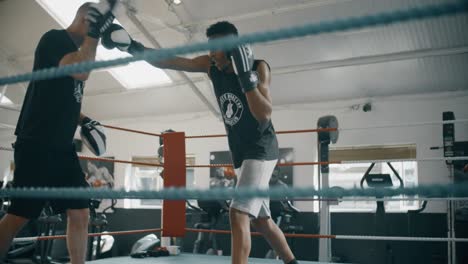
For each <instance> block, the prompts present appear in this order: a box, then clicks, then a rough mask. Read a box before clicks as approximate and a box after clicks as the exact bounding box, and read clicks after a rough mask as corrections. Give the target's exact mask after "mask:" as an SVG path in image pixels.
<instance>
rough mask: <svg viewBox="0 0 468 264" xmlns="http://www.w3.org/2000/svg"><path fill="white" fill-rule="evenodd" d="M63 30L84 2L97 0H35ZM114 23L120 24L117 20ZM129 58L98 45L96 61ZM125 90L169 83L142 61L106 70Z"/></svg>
mask: <svg viewBox="0 0 468 264" xmlns="http://www.w3.org/2000/svg"><path fill="white" fill-rule="evenodd" d="M36 1H37V2H38V3H39V5H41V6H42V8H44V9H45V10H46V11H47V12H48V13H49V14H50V16H52V17H53V18H54V19H55V20H56V21H57V22H58V23H59V24H60V25H61V26H62V27H63V28H66V27H68V26H69V25H70V24H71V22H72V21H73V18H74V17H75V14H76V10H78V8H79V7H80V6H81V5H82V4H83V3H85V2H98V1H97V0H66V1H64V0H36ZM114 23H117V24H120V23H119V22H118V21H117V20H115V21H114ZM126 56H130V55H129V54H127V53H125V52H121V51H119V50H117V49H113V50H107V49H105V48H104V47H102V46H101V45H99V47H98V50H97V56H96V57H97V60H110V59H116V58H122V57H126ZM106 71H108V72H109V73H110V74H112V76H113V77H114V78H115V79H116V80H117V81H119V82H120V83H121V84H122V85H123V86H124V87H125V88H127V89H136V88H145V87H151V86H158V85H164V84H169V83H171V82H172V81H171V79H170V78H169V76H167V74H166V73H165V72H164V71H163V70H161V69H158V68H155V67H153V66H151V65H150V64H148V63H147V62H144V61H138V62H134V63H130V64H128V65H124V66H120V67H115V68H111V69H106Z"/></svg>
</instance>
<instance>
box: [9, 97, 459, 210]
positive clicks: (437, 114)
mask: <svg viewBox="0 0 468 264" xmlns="http://www.w3.org/2000/svg"><path fill="white" fill-rule="evenodd" d="M368 101H370V102H372V106H373V108H372V111H371V112H367V113H364V112H363V111H362V110H360V109H359V110H352V108H351V106H352V105H356V104H363V103H365V102H368ZM467 105H468V93H447V94H437V95H431V96H428V95H425V96H406V97H402V96H399V97H392V98H388V97H387V98H375V99H372V100H368V99H366V100H364V99H363V100H353V101H342V102H334V103H317V104H310V105H293V106H290V107H279V108H275V110H274V115H273V122H274V125H275V128H276V130H288V129H306V128H315V127H316V122H317V119H318V118H319V117H321V116H324V115H330V114H332V115H335V116H336V117H337V118H338V121H339V125H340V127H341V128H351V127H352V128H354V127H369V126H379V125H391V124H400V123H415V122H425V121H438V120H442V112H444V111H453V112H454V113H455V117H456V119H468V107H467ZM87 114H89V115H90V116H91V117H92V113H87ZM103 123H107V124H111V125H116V126H121V127H126V128H132V129H138V130H144V131H150V132H155V133H159V132H161V131H162V130H165V129H168V128H172V129H174V130H176V131H185V132H186V134H187V135H199V134H217V133H224V127H223V125H222V123H221V122H220V121H219V120H218V119H217V118H215V117H213V116H212V115H211V114H210V113H208V112H206V113H194V114H184V115H174V116H163V117H161V116H155V117H146V118H138V119H132V120H129V119H126V120H107V121H106V122H104V121H103ZM107 134H108V153H107V154H108V155H109V156H115V157H116V158H117V159H123V160H130V159H131V158H132V156H151V155H156V152H157V148H158V140H159V139H158V138H157V137H151V136H146V135H140V134H132V133H126V132H122V131H115V130H110V129H107ZM278 137H279V142H280V147H292V148H294V151H295V160H296V161H315V160H316V158H317V157H316V134H291V135H279V136H278ZM456 140H457V141H464V140H468V124H467V123H463V124H457V125H456ZM4 143H5V144H6V142H5V141H3V142H1V141H0V145H2V146H4V145H5V144H4ZM403 143H415V144H416V145H417V156H418V158H423V157H424V158H425V157H441V156H442V154H443V153H442V150H429V148H430V147H431V146H441V145H442V126H441V125H430V126H416V127H396V128H385V129H366V130H355V131H343V132H341V133H340V135H339V141H338V143H337V146H358V145H382V144H403ZM220 150H228V147H227V141H226V138H213V139H192V140H188V141H187V154H193V155H195V157H196V163H197V164H209V152H210V151H220ZM11 158H12V157H11V155H10V154H6V153H5V152H1V158H0V170H1V171H4V170H5V169H6V167H5V166H7V164H8V161H6V160H10V159H11ZM126 167H128V166H127V165H123V164H116V165H115V177H116V186H124V178H125V171H126ZM418 174H419V183H420V184H431V183H447V182H449V181H450V179H449V177H448V170H447V167H446V165H445V163H444V162H443V161H436V162H420V163H419V164H418ZM315 177H316V168H315V167H312V166H298V167H295V168H294V185H295V186H301V187H304V186H313V182H314V179H315ZM315 180H316V179H315ZM195 181H196V184H197V187H199V188H207V187H208V186H209V170H208V169H196V170H195ZM297 205H298V207H299V208H300V209H302V210H311V208H312V206H311V203H308V202H298V203H297ZM444 210H445V206H444V203H442V202H431V203H430V204H429V207H428V210H427V211H428V212H444Z"/></svg>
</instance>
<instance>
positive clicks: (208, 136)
mask: <svg viewBox="0 0 468 264" xmlns="http://www.w3.org/2000/svg"><path fill="white" fill-rule="evenodd" d="M457 123H468V119H458V120H444V121H426V122H416V123H400V124H389V125H377V126H368V127H349V128H318V129H302V130H283V131H276V134H293V133H314V132H316V133H319V132H332V131H340V132H341V131H352V130H370V129H379V128H394V127H414V126H428V125H441V124H442V125H445V124H457ZM225 136H226V134H213V135H197V136H186V137H185V138H187V139H194V138H215V137H225Z"/></svg>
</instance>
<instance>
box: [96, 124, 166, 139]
mask: <svg viewBox="0 0 468 264" xmlns="http://www.w3.org/2000/svg"><path fill="white" fill-rule="evenodd" d="M102 126H104V127H106V128H110V129H115V130H121V131H126V132H131V133H137V134H143V135H148V136H155V137H160V136H161V134H156V133H150V132H145V131H141V130H134V129H128V128H123V127H116V126H110V125H102Z"/></svg>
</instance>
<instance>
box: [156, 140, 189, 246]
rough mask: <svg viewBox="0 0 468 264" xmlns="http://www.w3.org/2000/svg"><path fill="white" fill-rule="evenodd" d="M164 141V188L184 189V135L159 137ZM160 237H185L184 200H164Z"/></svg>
mask: <svg viewBox="0 0 468 264" xmlns="http://www.w3.org/2000/svg"><path fill="white" fill-rule="evenodd" d="M161 136H162V137H163V140H164V188H170V187H175V188H185V185H186V169H185V133H183V132H174V133H165V134H163V135H161ZM161 214H162V236H163V237H183V236H185V200H164V201H163V208H162V212H161Z"/></svg>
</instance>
